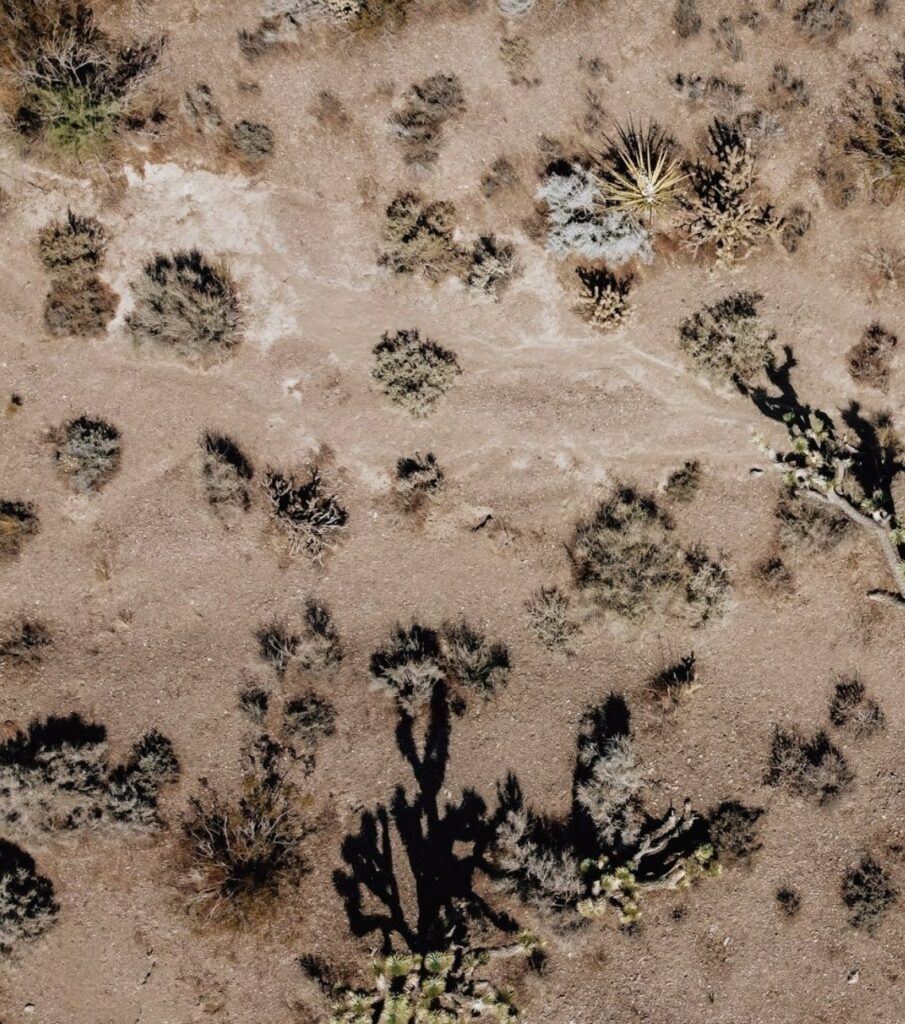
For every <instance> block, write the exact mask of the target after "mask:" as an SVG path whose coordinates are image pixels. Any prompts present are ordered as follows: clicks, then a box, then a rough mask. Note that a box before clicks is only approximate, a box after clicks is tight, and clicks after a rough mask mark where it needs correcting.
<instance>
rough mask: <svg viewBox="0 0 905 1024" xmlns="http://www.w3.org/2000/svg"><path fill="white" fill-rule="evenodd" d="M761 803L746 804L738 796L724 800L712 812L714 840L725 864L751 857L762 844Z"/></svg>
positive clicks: (717, 851) (710, 827)
mask: <svg viewBox="0 0 905 1024" xmlns="http://www.w3.org/2000/svg"><path fill="white" fill-rule="evenodd" d="M763 813H764V812H763V808H761V807H746V806H745V805H744V804H743V803H740V802H739V801H738V800H724V801H723V802H722V803H721V804H719V806H717V807H715V808H714V809H713V810H712V811H711V812H710V814H709V815H708V826H709V833H710V842H711V843H712V844H713V848H714V851H715V853H716V856H717V858H718V859H719V860H720V861H721V862H722V863H724V864H730V863H732V862H734V861H739V860H747V859H748V858H749V857H751V856H752V855H753V854H755V853H757V851H758V850H759V849H760V848H761V845H762V844H761V842H760V839H759V837H758V821H759V820H760V817H761V815H762V814H763Z"/></svg>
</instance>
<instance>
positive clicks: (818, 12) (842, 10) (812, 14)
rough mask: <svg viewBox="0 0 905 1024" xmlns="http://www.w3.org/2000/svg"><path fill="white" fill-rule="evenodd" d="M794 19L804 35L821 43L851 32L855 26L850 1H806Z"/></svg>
mask: <svg viewBox="0 0 905 1024" xmlns="http://www.w3.org/2000/svg"><path fill="white" fill-rule="evenodd" d="M793 18H794V21H795V24H796V25H797V26H798V28H799V29H800V30H801V32H803V33H804V35H806V36H807V37H808V38H809V39H820V40H821V41H828V40H830V39H832V38H833V37H834V36H837V35H838V34H839V33H840V32H847V31H849V29H851V27H852V24H853V20H852V15H851V11H850V9H849V5H848V0H805V3H803V4H802V5H801V6H800V7H799V8H798V10H797V11H796V12H795V14H794V15H793Z"/></svg>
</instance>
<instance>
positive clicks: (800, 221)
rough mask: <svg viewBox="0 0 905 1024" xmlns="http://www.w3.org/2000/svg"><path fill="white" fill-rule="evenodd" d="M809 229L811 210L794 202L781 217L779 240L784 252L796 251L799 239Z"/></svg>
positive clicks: (799, 243) (799, 242)
mask: <svg viewBox="0 0 905 1024" xmlns="http://www.w3.org/2000/svg"><path fill="white" fill-rule="evenodd" d="M810 230H811V212H810V210H806V209H805V208H804V207H803V206H801V205H800V204H798V203H796V204H795V205H794V206H792V207H790V209H789V212H788V213H787V214H786V215H785V217H783V220H782V230H781V231H780V233H779V241H780V243H781V244H782V247H783V249H785V250H786V252H789V253H792V252H798V249H799V247H800V245H801V240H802V238H804V236H805V235H806V234H807V233H808V231H810Z"/></svg>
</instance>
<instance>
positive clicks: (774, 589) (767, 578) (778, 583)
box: [751, 553, 795, 594]
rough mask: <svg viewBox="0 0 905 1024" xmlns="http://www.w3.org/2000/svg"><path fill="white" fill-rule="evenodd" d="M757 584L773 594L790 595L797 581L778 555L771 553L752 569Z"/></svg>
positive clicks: (758, 561)
mask: <svg viewBox="0 0 905 1024" xmlns="http://www.w3.org/2000/svg"><path fill="white" fill-rule="evenodd" d="M751 576H752V578H753V579H754V581H755V583H757V584H759V585H760V586H761V587H762V588H763V589H764V590H766V591H768V592H769V593H773V594H790V593H791V592H792V591H793V590H794V586H795V581H794V578H793V576H792V572H791V570H790V569H789V567H788V566H787V565H786V563H785V562H784V561H783V560H782V558H781V557H780V556H779V555H778V554H773V553H769V554H767V555H764V556H763V557H762V558H759V559H758V560H757V561H756V562H755V563H754V565H753V566H752V567H751Z"/></svg>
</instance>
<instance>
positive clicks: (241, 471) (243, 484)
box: [201, 431, 255, 512]
mask: <svg viewBox="0 0 905 1024" xmlns="http://www.w3.org/2000/svg"><path fill="white" fill-rule="evenodd" d="M254 472H255V471H254V467H253V466H252V464H251V461H250V460H249V459H248V458H247V457H246V456H245V453H244V452H243V451H242V449H241V448H240V447H239V445H238V444H237V443H236V442H235V441H233V440H232V438H230V437H227V436H226V435H225V434H216V433H213V432H212V431H206V432H205V434H204V436H203V437H202V439H201V475H202V479H203V481H204V490H205V493H206V494H207V500H208V502H209V503H210V504H211V506H212V507H213V508H214V509H216V510H217V511H219V512H225V511H227V510H229V509H241V510H242V511H243V512H247V511H248V510H249V509H250V508H251V481H252V479H253V478H254Z"/></svg>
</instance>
